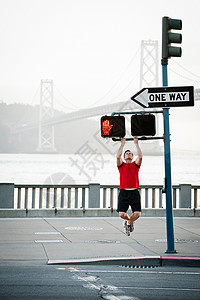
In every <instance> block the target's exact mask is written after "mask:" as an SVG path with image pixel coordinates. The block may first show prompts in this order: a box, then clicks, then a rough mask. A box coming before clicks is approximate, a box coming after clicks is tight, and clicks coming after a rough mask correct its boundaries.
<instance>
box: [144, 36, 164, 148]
mask: <svg viewBox="0 0 200 300" xmlns="http://www.w3.org/2000/svg"><path fill="white" fill-rule="evenodd" d="M153 86H154V87H156V86H158V41H152V40H147V41H144V40H142V41H141V54H140V89H142V88H145V87H153ZM155 117H156V129H157V133H158V134H159V135H161V134H162V133H161V126H160V123H161V119H160V116H159V115H158V114H156V115H155ZM148 142H149V143H154V144H155V145H157V146H158V147H159V146H160V145H161V144H163V143H162V142H161V141H160V140H158V141H156V143H155V141H148Z"/></svg>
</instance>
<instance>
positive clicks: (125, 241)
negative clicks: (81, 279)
mask: <svg viewBox="0 0 200 300" xmlns="http://www.w3.org/2000/svg"><path fill="white" fill-rule="evenodd" d="M174 235H175V250H176V253H173V254H167V253H165V251H166V250H167V240H166V220H165V218H160V217H156V218H153V217H151V218H148V217H144V218H143V217H141V218H140V219H139V220H138V221H137V222H136V225H135V230H134V232H133V233H131V236H130V237H128V236H126V235H125V234H124V232H123V221H122V220H121V219H120V218H119V217H95V218H93V217H90V218H28V219H25V218H5V219H0V264H2V263H5V262H9V263H12V261H19V262H23V261H32V262H36V261H40V262H41V263H45V264H46V263H49V264H54V263H55V264H59V263H61V264H63V263H64V264H65V263H72V264H75V263H84V262H85V263H103V262H104V263H106V262H107V263H108V262H112V263H115V264H116V263H127V264H130V262H131V263H135V265H136V264H141V263H142V264H144V262H145V263H146V264H148V263H150V264H152V263H153V261H154V263H156V264H157V263H158V264H167V263H168V264H172V265H175V264H176V265H177V264H180V262H183V261H184V262H187V263H188V265H190V264H191V265H192V266H200V218H194V217H193V218H174Z"/></svg>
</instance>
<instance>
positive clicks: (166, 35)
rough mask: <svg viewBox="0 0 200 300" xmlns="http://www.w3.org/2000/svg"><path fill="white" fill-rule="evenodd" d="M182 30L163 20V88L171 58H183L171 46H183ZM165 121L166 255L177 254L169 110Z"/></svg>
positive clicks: (174, 21)
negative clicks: (175, 246) (178, 31)
mask: <svg viewBox="0 0 200 300" xmlns="http://www.w3.org/2000/svg"><path fill="white" fill-rule="evenodd" d="M174 29H175V30H181V29H182V20H179V19H171V18H169V17H163V18H162V60H161V64H162V80H163V86H166V87H167V86H168V74H167V65H168V59H169V58H171V57H181V55H182V49H181V47H174V46H172V45H171V44H174V43H175V44H181V43H182V35H181V34H180V33H176V32H173V30H174ZM163 119H164V154H165V192H166V228H167V250H166V253H175V252H176V251H175V249H174V226H173V207H172V183H171V154H170V130H169V108H163Z"/></svg>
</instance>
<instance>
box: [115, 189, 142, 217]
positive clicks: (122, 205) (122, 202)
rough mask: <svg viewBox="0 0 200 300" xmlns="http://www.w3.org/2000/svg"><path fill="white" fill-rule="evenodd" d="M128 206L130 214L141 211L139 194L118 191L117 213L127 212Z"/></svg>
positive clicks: (132, 191) (137, 192)
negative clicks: (130, 210)
mask: <svg viewBox="0 0 200 300" xmlns="http://www.w3.org/2000/svg"><path fill="white" fill-rule="evenodd" d="M129 205H130V206H131V209H132V212H134V211H141V201H140V193H139V191H138V190H120V192H119V196H118V207H117V212H120V211H122V212H127V210H128V208H129Z"/></svg>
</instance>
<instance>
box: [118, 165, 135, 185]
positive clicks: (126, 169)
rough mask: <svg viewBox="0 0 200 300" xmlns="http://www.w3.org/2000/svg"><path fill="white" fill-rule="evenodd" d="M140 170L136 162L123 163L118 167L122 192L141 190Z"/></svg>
mask: <svg viewBox="0 0 200 300" xmlns="http://www.w3.org/2000/svg"><path fill="white" fill-rule="evenodd" d="M139 169H140V167H139V166H138V165H136V163H135V162H132V163H128V164H127V163H124V162H123V163H122V164H121V166H119V167H118V170H119V174H120V187H119V188H120V190H122V189H139V176H138V175H139V174H138V173H139Z"/></svg>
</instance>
